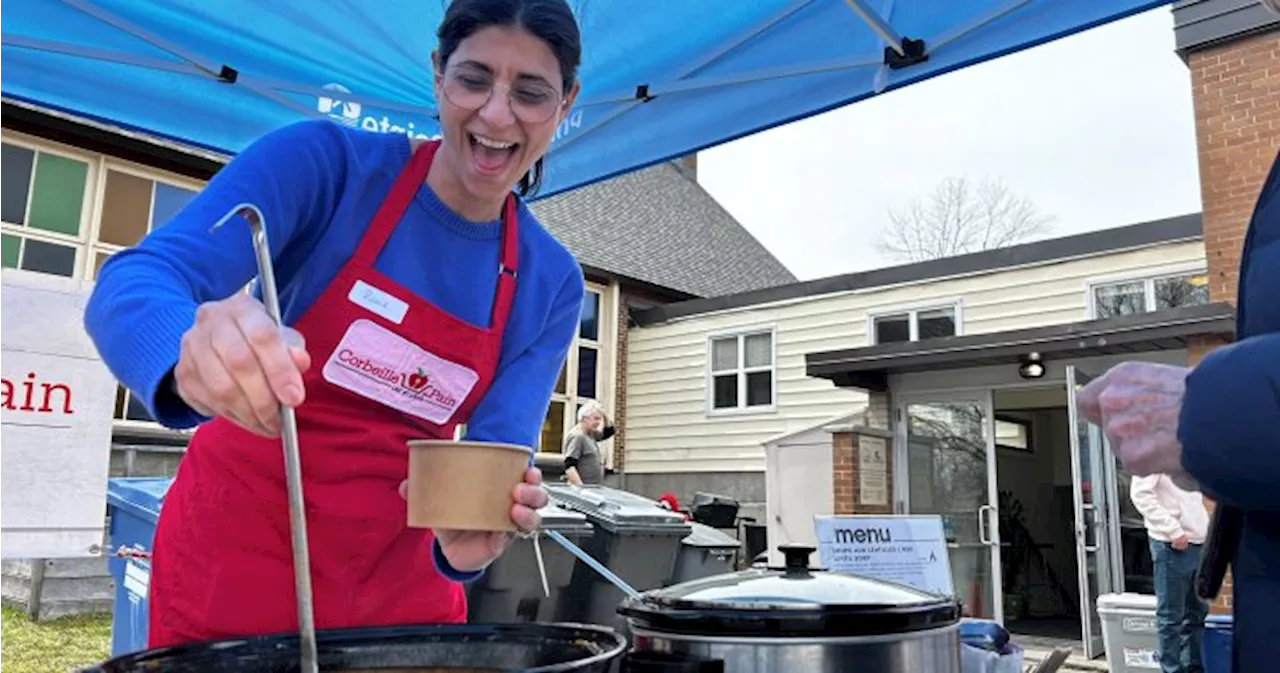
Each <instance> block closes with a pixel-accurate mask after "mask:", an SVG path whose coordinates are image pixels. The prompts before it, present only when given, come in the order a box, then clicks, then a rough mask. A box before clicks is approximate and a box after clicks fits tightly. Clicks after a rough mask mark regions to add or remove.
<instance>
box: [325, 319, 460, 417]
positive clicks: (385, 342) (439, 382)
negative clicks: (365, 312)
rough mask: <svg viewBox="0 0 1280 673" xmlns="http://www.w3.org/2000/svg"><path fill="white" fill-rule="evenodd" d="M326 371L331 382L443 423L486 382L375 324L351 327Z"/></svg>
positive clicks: (396, 407)
mask: <svg viewBox="0 0 1280 673" xmlns="http://www.w3.org/2000/svg"><path fill="white" fill-rule="evenodd" d="M323 373H324V378H325V380H326V381H328V382H329V383H332V384H334V385H336V386H339V387H342V388H346V389H347V390H350V391H351V392H353V393H356V394H357V395H361V396H363V397H367V398H369V399H371V400H374V401H376V402H381V403H382V404H385V405H387V406H389V407H391V408H392V409H396V410H399V411H402V412H404V413H406V414H410V415H412V416H417V417H418V418H422V419H425V420H428V421H431V422H432V423H436V424H441V425H442V424H444V423H445V421H447V420H449V417H450V416H452V415H453V412H454V411H456V410H457V409H458V407H460V406H462V402H463V401H464V400H466V399H467V395H469V394H471V389H472V388H474V387H475V385H476V381H478V380H480V375H479V374H476V373H475V371H473V370H471V369H469V368H467V367H464V366H462V365H460V364H457V363H456V362H450V361H448V360H445V359H443V358H440V357H437V356H435V355H433V354H432V353H428V352H427V351H425V350H423V349H421V348H418V347H417V346H416V345H414V344H413V343H411V342H409V341H408V340H407V339H405V338H403V337H401V336H400V335H398V334H396V333H395V332H392V331H391V330H388V329H386V328H384V327H382V326H380V325H378V324H376V323H374V322H373V321H370V320H357V321H355V322H353V323H351V327H349V328H347V333H346V334H345V335H344V336H343V337H342V341H341V342H339V343H338V347H337V348H335V349H334V351H333V354H332V355H330V356H329V361H328V362H326V363H325V365H324V372H323Z"/></svg>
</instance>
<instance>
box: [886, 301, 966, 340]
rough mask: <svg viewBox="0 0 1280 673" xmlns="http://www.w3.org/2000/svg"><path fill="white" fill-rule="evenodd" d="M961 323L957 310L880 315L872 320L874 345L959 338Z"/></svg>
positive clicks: (920, 310) (952, 308) (928, 310)
mask: <svg viewBox="0 0 1280 673" xmlns="http://www.w3.org/2000/svg"><path fill="white" fill-rule="evenodd" d="M959 323H960V321H959V310H958V308H957V307H954V306H952V307H946V308H929V309H919V310H913V311H903V312H901V313H891V314H886V315H878V316H874V317H873V318H872V319H871V337H872V343H873V344H886V343H895V342H902V341H919V340H921V339H935V338H938V337H949V336H955V335H957V334H959V333H960V330H959Z"/></svg>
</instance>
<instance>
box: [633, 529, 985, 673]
mask: <svg viewBox="0 0 1280 673" xmlns="http://www.w3.org/2000/svg"><path fill="white" fill-rule="evenodd" d="M780 550H781V551H782V553H783V555H784V556H785V558H786V563H785V566H784V567H782V568H753V569H749V570H743V571H740V572H736V573H729V574H725V575H715V576H712V577H706V578H702V579H697V580H693V581H690V582H685V583H683V584H677V585H674V586H671V587H667V588H665V589H656V590H653V591H650V592H647V593H644V594H642V595H641V596H640V597H639V598H638V599H628V600H626V601H624V602H623V603H622V604H621V605H619V607H618V612H620V613H621V614H622V615H623V616H624V617H626V619H627V622H628V625H629V627H630V630H631V635H632V651H631V652H630V653H629V654H628V655H627V656H626V657H625V658H624V660H623V662H622V664H621V670H622V671H624V672H625V673H667V672H673V673H674V672H677V671H679V672H681V673H685V672H688V673H721V672H723V673H785V672H788V671H805V673H828V672H831V673H834V672H836V671H841V672H846V673H847V672H849V671H876V672H877V673H899V672H901V673H907V672H911V673H918V672H921V671H927V672H929V673H959V671H960V635H959V625H960V617H961V615H960V605H959V603H957V602H956V601H955V600H954V599H953V598H949V597H945V596H937V595H934V594H929V593H924V592H921V591H917V590H915V589H913V588H910V587H906V586H902V585H899V584H893V583H889V582H883V581H879V580H875V579H870V578H866V577H857V576H853V575H845V574H838V573H830V572H824V571H821V570H817V569H812V568H810V567H809V556H810V555H811V554H812V553H813V552H814V551H815V549H814V548H813V547H805V546H800V545H786V546H783V547H781V548H780Z"/></svg>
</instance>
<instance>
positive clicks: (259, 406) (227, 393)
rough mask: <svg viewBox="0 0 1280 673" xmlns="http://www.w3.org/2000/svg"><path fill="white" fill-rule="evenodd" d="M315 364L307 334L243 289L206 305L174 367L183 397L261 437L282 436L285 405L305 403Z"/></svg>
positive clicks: (199, 410) (198, 409)
mask: <svg viewBox="0 0 1280 673" xmlns="http://www.w3.org/2000/svg"><path fill="white" fill-rule="evenodd" d="M310 366H311V356H310V355H309V354H308V353H307V350H306V345H305V344H304V342H303V338H302V335H301V334H300V333H298V332H297V331H296V330H293V329H290V328H288V327H285V328H281V327H280V326H278V325H276V323H275V322H274V321H273V320H272V319H271V316H269V315H267V310H266V308H265V307H264V306H263V305H262V303H261V302H259V301H258V300H257V299H254V298H253V297H251V296H249V295H248V294H245V293H243V292H237V293H236V294H235V295H234V296H231V297H228V298H226V299H223V300H221V301H213V302H208V303H205V304H201V305H200V308H198V309H197V310H196V322H195V324H194V325H192V327H191V329H189V330H187V332H186V334H183V335H182V348H181V351H180V352H179V356H178V364H177V366H176V367H174V370H173V380H174V387H175V389H176V392H177V393H178V396H179V397H181V398H182V400H183V401H184V402H186V403H187V405H188V406H190V407H191V408H192V409H194V410H195V411H196V412H197V413H200V414H202V415H204V416H209V417H214V416H224V417H226V418H228V419H230V420H231V421H233V422H234V423H235V424H236V425H239V426H240V427H242V428H244V429H246V430H248V431H249V432H252V433H254V434H257V435H261V436H264V437H276V436H278V435H279V434H280V406H281V405H289V406H291V407H296V406H298V405H300V404H302V401H303V398H304V397H305V391H304V389H303V384H302V373H303V372H305V371H306V370H307V369H308V368H309V367H310Z"/></svg>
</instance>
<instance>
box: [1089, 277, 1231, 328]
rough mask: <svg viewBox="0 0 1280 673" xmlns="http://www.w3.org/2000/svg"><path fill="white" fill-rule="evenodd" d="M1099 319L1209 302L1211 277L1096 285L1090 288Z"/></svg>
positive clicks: (1164, 278)
mask: <svg viewBox="0 0 1280 673" xmlns="http://www.w3.org/2000/svg"><path fill="white" fill-rule="evenodd" d="M1090 301H1091V304H1092V309H1093V317H1094V318H1095V319H1098V320H1102V319H1106V318H1114V317H1117V316H1124V315H1136V314H1139V313H1147V312H1150V311H1163V310H1167V309H1173V308H1180V307H1183V306H1199V305H1201V304H1207V303H1209V277H1208V275H1206V274H1205V273H1203V272H1195V273H1179V274H1170V275H1161V276H1153V277H1151V278H1143V279H1136V280H1125V281H1118V282H1111V283H1102V284H1096V285H1094V286H1093V287H1092V288H1091V289H1090Z"/></svg>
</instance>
